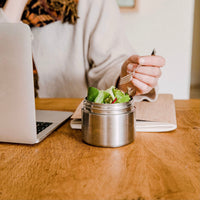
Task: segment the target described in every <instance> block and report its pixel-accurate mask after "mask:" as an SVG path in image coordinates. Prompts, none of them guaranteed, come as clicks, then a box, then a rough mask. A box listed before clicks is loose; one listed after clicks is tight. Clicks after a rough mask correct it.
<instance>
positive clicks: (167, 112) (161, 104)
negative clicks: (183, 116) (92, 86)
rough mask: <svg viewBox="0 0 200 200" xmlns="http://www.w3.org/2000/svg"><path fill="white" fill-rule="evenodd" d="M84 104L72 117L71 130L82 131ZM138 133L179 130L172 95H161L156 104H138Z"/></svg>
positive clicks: (145, 102) (143, 102) (136, 104)
mask: <svg viewBox="0 0 200 200" xmlns="http://www.w3.org/2000/svg"><path fill="white" fill-rule="evenodd" d="M82 106H83V102H81V104H80V105H79V106H78V107H77V109H76V111H75V112H74V114H73V115H72V117H71V118H72V120H71V123H70V125H71V128H73V129H81V108H82ZM135 106H136V131H139V132H167V131H172V130H174V129H176V128H177V123H176V110H175V104H174V99H173V96H172V95H171V94H159V95H158V99H157V101H155V102H147V101H142V102H136V103H135Z"/></svg>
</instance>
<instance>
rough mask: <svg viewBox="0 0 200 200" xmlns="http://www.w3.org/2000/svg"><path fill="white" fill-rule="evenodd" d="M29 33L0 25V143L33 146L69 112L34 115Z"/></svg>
mask: <svg viewBox="0 0 200 200" xmlns="http://www.w3.org/2000/svg"><path fill="white" fill-rule="evenodd" d="M31 43H32V33H31V30H30V28H29V26H27V25H25V24H23V23H0V142H12V143H25V144H34V143H38V142H40V141H41V140H43V139H44V138H45V137H46V136H48V135H49V134H50V133H51V132H52V131H53V130H55V129H56V128H57V127H58V126H59V125H60V124H61V123H62V122H64V121H65V120H67V119H68V118H69V117H70V116H71V114H72V113H71V112H62V111H44V110H37V111H35V98H34V86H33V66H32V47H31Z"/></svg>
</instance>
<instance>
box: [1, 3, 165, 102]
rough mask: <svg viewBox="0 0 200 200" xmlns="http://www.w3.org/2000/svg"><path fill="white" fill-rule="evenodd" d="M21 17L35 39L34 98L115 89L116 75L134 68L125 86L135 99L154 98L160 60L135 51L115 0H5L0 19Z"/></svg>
mask: <svg viewBox="0 0 200 200" xmlns="http://www.w3.org/2000/svg"><path fill="white" fill-rule="evenodd" d="M0 1H2V0H0ZM20 20H22V22H23V23H27V24H28V25H30V27H31V30H32V34H33V38H34V39H33V59H34V63H35V65H36V67H37V72H38V76H39V90H38V94H39V97H44V98H46V97H48V98H55V97H63V98H64V97H71V98H77V97H85V96H86V95H87V90H88V87H89V86H93V87H97V88H98V89H107V88H109V87H110V86H112V85H117V87H119V88H120V87H121V86H120V84H119V83H120V79H121V78H122V77H124V76H126V75H127V74H128V73H130V72H133V71H134V72H135V73H133V75H132V80H131V82H130V83H129V86H130V84H131V87H132V88H135V89H136V90H135V91H136V93H135V94H136V96H135V97H134V98H135V100H136V101H140V100H142V99H144V98H147V99H148V100H150V101H152V100H155V99H156V94H157V85H158V79H159V78H160V76H161V69H160V68H161V67H162V66H164V65H165V59H164V58H163V57H162V56H157V55H155V56H139V55H137V54H136V53H135V52H134V49H133V47H132V46H131V45H130V43H129V42H128V40H127V38H126V37H125V33H124V28H123V26H122V22H121V18H120V11H119V8H118V5H117V3H116V0H109V1H108V0H79V1H78V0H28V1H27V0H17V1H16V0H7V1H6V2H5V4H4V5H3V8H1V9H0V22H1V23H2V22H11V23H12V22H20ZM136 31H137V30H136Z"/></svg>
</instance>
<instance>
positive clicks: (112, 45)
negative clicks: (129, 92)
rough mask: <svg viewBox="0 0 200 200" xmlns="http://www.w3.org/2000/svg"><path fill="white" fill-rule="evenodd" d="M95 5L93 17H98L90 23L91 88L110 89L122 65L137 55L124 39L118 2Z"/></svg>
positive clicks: (102, 2)
mask: <svg viewBox="0 0 200 200" xmlns="http://www.w3.org/2000/svg"><path fill="white" fill-rule="evenodd" d="M93 2H94V3H93V5H92V6H93V8H92V9H91V10H90V14H91V15H94V16H95V15H96V17H95V18H93V21H92V22H91V21H90V22H89V23H90V24H91V26H90V28H91V27H92V28H91V34H90V39H89V48H88V61H89V63H90V69H89V72H88V81H89V85H90V86H94V87H97V88H99V89H107V88H109V87H110V86H112V85H115V84H116V81H117V79H118V77H119V75H120V72H121V66H122V64H123V62H124V61H125V60H126V59H127V58H128V57H129V56H130V55H132V54H133V53H134V51H133V48H132V47H131V46H130V45H129V42H128V41H127V39H126V37H125V35H124V31H123V27H122V26H121V22H120V21H121V19H120V11H119V8H118V6H117V3H116V0H109V1H108V0H101V1H99V0H98V1H95V0H94V1H93ZM99 4H101V5H99ZM92 12H94V13H93V14H92ZM97 12H98V14H97ZM94 20H95V22H94Z"/></svg>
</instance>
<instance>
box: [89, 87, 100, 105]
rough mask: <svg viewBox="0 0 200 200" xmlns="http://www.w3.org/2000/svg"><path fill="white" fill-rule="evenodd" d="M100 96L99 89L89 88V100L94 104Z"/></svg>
mask: <svg viewBox="0 0 200 200" xmlns="http://www.w3.org/2000/svg"><path fill="white" fill-rule="evenodd" d="M98 94H99V90H98V89H97V88H95V87H89V88H88V96H87V100H88V101H92V102H93V101H94V100H95V98H96V97H97V96H98Z"/></svg>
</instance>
